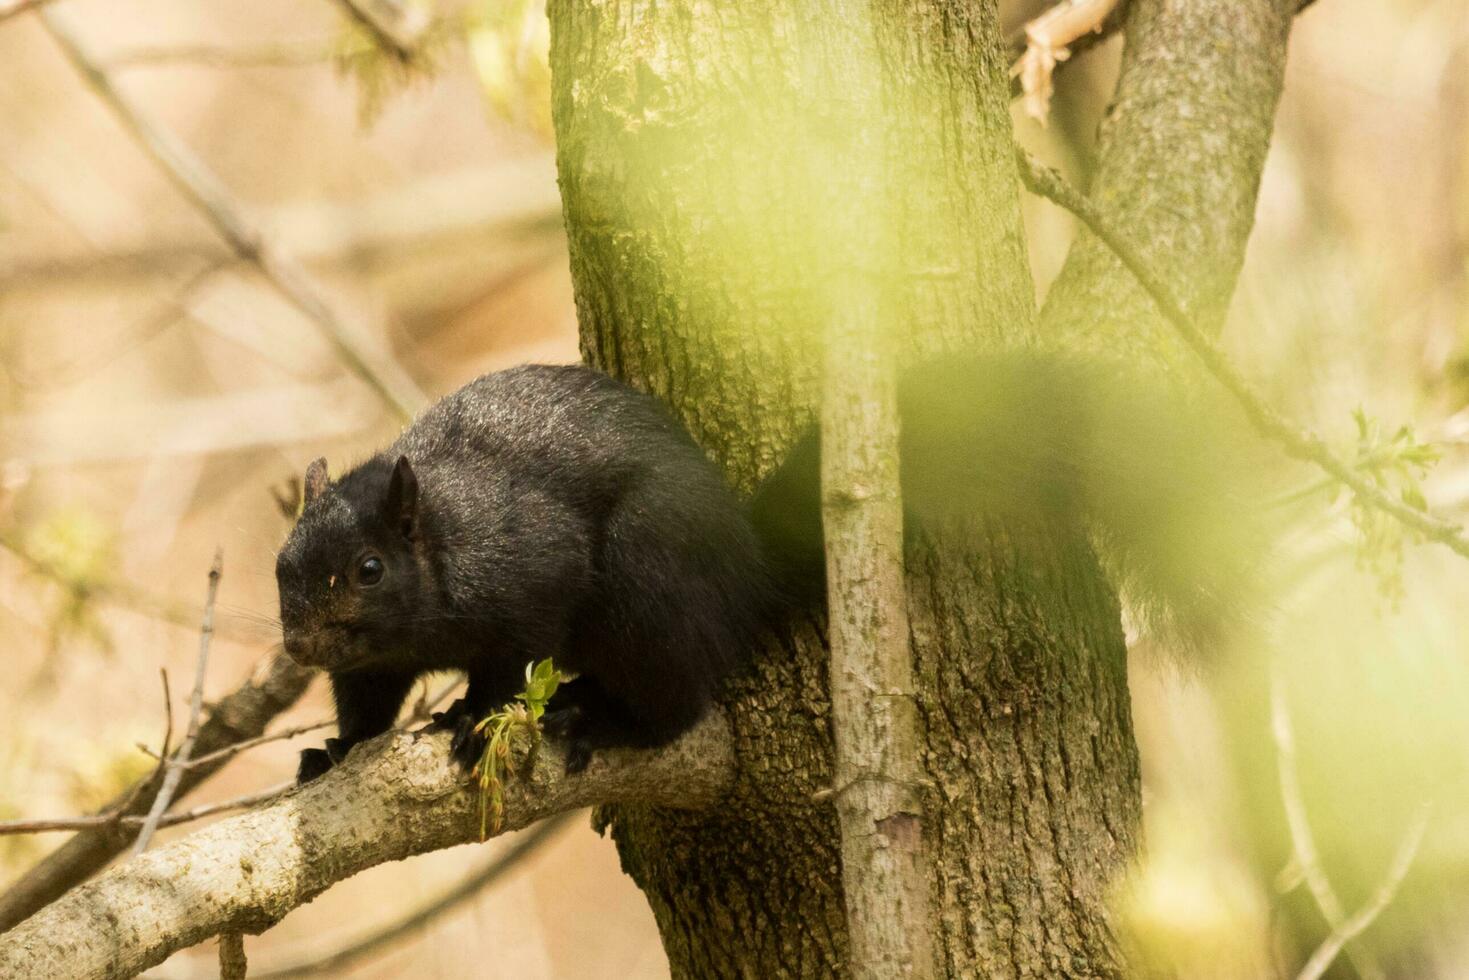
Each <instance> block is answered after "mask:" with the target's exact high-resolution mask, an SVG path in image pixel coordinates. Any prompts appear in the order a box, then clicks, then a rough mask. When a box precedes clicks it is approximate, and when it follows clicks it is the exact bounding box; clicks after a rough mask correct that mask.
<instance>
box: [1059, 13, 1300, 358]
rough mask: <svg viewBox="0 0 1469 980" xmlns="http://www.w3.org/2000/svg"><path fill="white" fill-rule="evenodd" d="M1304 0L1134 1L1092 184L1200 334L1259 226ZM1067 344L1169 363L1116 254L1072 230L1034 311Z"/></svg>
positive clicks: (1213, 320) (1169, 353) (1148, 305)
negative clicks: (1268, 157)
mask: <svg viewBox="0 0 1469 980" xmlns="http://www.w3.org/2000/svg"><path fill="white" fill-rule="evenodd" d="M1297 6H1298V0H1236V2H1231V3H1198V2H1195V0H1130V2H1129V3H1128V4H1127V8H1126V14H1125V16H1124V22H1123V29H1124V30H1125V31H1126V32H1127V46H1126V48H1125V49H1124V51H1123V58H1122V73H1121V75H1120V77H1119V79H1118V83H1117V92H1116V95H1115V97H1114V99H1113V102H1112V108H1111V109H1110V110H1109V112H1108V115H1107V119H1106V121H1105V122H1104V123H1103V125H1102V131H1101V137H1100V142H1099V154H1098V161H1099V163H1098V169H1097V174H1096V178H1095V180H1094V182H1093V185H1092V187H1091V196H1092V199H1093V200H1095V201H1101V202H1104V203H1105V207H1106V217H1107V219H1108V222H1109V224H1110V225H1111V226H1112V227H1113V228H1115V229H1116V230H1117V231H1118V233H1119V234H1120V235H1122V236H1124V237H1125V238H1126V239H1127V240H1128V241H1131V242H1134V243H1136V244H1137V246H1138V248H1139V250H1140V251H1141V255H1142V258H1143V259H1144V260H1145V261H1146V262H1147V264H1148V266H1149V267H1150V268H1152V269H1154V270H1156V271H1157V273H1158V274H1159V276H1160V277H1161V278H1162V279H1164V280H1166V281H1167V282H1169V283H1170V284H1172V285H1173V289H1174V293H1175V295H1176V296H1177V298H1178V300H1179V302H1180V305H1181V306H1182V308H1183V309H1184V310H1185V311H1187V312H1188V313H1189V314H1190V315H1191V317H1192V318H1193V320H1194V322H1196V323H1197V324H1199V326H1200V328H1201V329H1202V330H1203V332H1204V333H1205V334H1206V335H1208V336H1211V337H1212V336H1214V335H1216V334H1217V333H1218V331H1219V328H1220V327H1221V325H1222V324H1223V321H1224V314H1225V311H1226V309H1227V307H1228V304H1229V299H1230V297H1231V296H1232V295H1233V293H1234V286H1235V281H1236V279H1237V278H1238V276H1239V270H1240V266H1241V264H1242V263H1243V261H1244V253H1245V243H1246V241H1247V240H1248V238H1249V234H1250V230H1251V229H1252V228H1253V226H1254V217H1255V200H1256V195H1257V192H1258V190H1259V186H1260V174H1261V171H1262V170H1263V168H1264V164H1265V154H1266V152H1267V150H1268V148H1269V145H1270V136H1271V132H1272V130H1273V128H1274V120H1275V107H1276V104H1277V102H1278V101H1279V99H1280V91H1281V86H1282V84H1283V80H1284V75H1285V58H1286V39H1287V37H1288V35H1289V33H1290V27H1291V22H1292V20H1293V18H1294V16H1295V12H1296V9H1297ZM1042 327H1043V329H1045V330H1046V331H1047V332H1049V333H1051V334H1052V335H1057V336H1058V337H1059V338H1060V339H1063V340H1065V341H1066V342H1068V343H1072V344H1075V345H1079V346H1083V347H1089V348H1090V349H1093V350H1096V349H1101V350H1105V351H1109V352H1111V353H1124V354H1127V353H1130V354H1132V355H1133V356H1134V357H1140V358H1143V359H1147V360H1152V361H1154V362H1157V361H1158V360H1159V359H1160V358H1161V360H1162V361H1163V362H1164V363H1166V364H1170V365H1172V364H1174V362H1175V359H1176V358H1179V357H1180V356H1181V355H1182V354H1183V352H1181V351H1179V350H1178V344H1177V343H1176V342H1175V341H1174V339H1173V336H1172V333H1171V331H1170V330H1169V329H1168V327H1167V325H1166V324H1164V323H1162V322H1161V318H1160V316H1159V314H1158V312H1157V310H1156V309H1154V307H1153V303H1152V300H1151V299H1150V298H1149V296H1148V295H1147V293H1146V292H1145V291H1144V290H1143V289H1142V288H1140V287H1139V286H1138V285H1137V283H1136V281H1135V280H1134V279H1133V278H1132V276H1131V275H1130V274H1129V272H1128V271H1127V270H1126V269H1125V268H1123V266H1122V263H1121V261H1120V260H1119V259H1118V258H1117V257H1116V255H1114V254H1113V252H1112V250H1111V249H1110V248H1108V247H1107V245H1106V244H1104V243H1103V242H1101V241H1100V240H1098V239H1097V238H1096V237H1095V236H1094V235H1093V234H1091V233H1090V232H1088V231H1083V232H1082V233H1081V234H1079V235H1078V237H1077V240H1076V243H1075V244H1074V245H1073V246H1072V249H1071V253H1070V255H1068V256H1067V259H1066V265H1065V267H1064V268H1063V269H1062V271H1061V274H1060V276H1058V277H1057V279H1056V282H1055V284H1054V285H1053V286H1052V288H1051V291H1050V294H1049V295H1048V297H1047V299H1046V305H1045V308H1044V310H1043V311H1042Z"/></svg>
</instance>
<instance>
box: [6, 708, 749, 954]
mask: <svg viewBox="0 0 1469 980" xmlns="http://www.w3.org/2000/svg"><path fill="white" fill-rule="evenodd" d="M448 743H449V735H448V733H434V734H423V733H410V732H392V733H389V734H387V735H384V736H382V737H380V738H378V739H375V740H373V741H372V742H370V743H367V744H365V745H364V746H361V747H359V748H358V749H356V750H354V751H353V752H352V754H351V756H350V757H349V758H348V759H347V761H346V762H345V763H344V764H343V765H341V766H339V767H337V768H335V769H333V770H332V771H331V772H330V773H328V774H327V775H325V776H323V777H321V778H320V779H318V780H316V781H315V782H312V783H311V784H309V785H307V786H305V787H303V788H301V789H300V790H297V791H295V792H292V793H290V794H288V795H286V796H284V797H282V798H281V799H279V800H277V801H276V802H274V803H271V804H269V805H267V806H264V807H262V808H260V809H258V810H253V811H250V812H248V813H244V814H241V815H239V816H237V817H232V818H230V819H227V820H222V821H220V822H219V823H216V824H213V825H211V826H209V827H206V828H205V829H203V830H201V831H198V832H197V833H194V834H191V835H190V836H188V837H185V838H183V839H182V840H179V841H176V842H174V843H171V844H169V845H167V846H164V847H159V848H156V849H155V850H152V851H148V852H147V853H145V854H142V855H140V856H138V857H136V858H134V859H132V860H130V861H128V862H126V863H124V864H121V865H119V866H118V867H116V868H113V869H112V870H110V871H108V872H107V873H106V874H104V875H102V876H100V877H98V878H97V879H96V880H94V881H91V882H88V883H87V884H85V885H82V886H81V887H79V888H76V889H74V890H73V891H71V892H70V893H69V894H67V895H66V896H64V897H63V898H61V899H60V900H58V901H57V902H55V903H53V904H52V905H51V906H49V907H48V908H46V909H44V910H43V911H41V912H40V913H38V914H36V915H35V916H33V917H31V918H30V919H29V920H27V921H26V922H24V923H22V924H21V925H19V926H17V927H16V928H15V929H13V930H11V931H10V932H8V933H6V934H5V935H4V936H0V976H18V977H48V976H68V977H78V978H82V977H89V978H104V977H107V978H110V977H130V976H134V975H136V974H138V973H140V972H142V971H143V970H145V969H148V968H149V967H151V966H154V965H156V964H158V963H161V962H162V961H163V960H164V959H166V958H167V957H168V956H169V955H170V954H172V953H174V952H175V951H177V950H179V949H183V948H185V947H188V946H192V945H195V944H197V943H200V942H203V941H204V940H206V939H208V938H209V937H211V936H215V935H219V934H220V933H225V932H251V933H258V932H260V931H262V930H264V929H267V928H269V927H270V926H272V925H274V924H275V923H276V922H278V921H279V920H280V919H281V918H282V917H283V916H285V915H286V913H288V912H290V911H291V910H292V909H293V908H296V907H297V906H299V905H302V904H304V903H306V902H309V901H311V900H312V899H313V898H315V897H316V896H317V895H319V894H321V893H322V892H323V891H325V890H326V889H328V888H330V887H331V886H332V885H333V884H335V883H336V882H338V881H341V880H343V879H344V878H348V877H351V876H352V875H354V874H356V873H357V872H359V871H363V870H365V869H367V868H370V867H373V866H375V865H378V864H382V863H384V862H387V861H397V860H401V859H403V858H406V857H411V856H412V855H415V854H422V853H424V852H426V851H432V850H438V849H440V848H444V847H452V846H454V845H457V844H464V843H468V842H471V841H474V840H477V839H478V838H479V830H480V822H479V801H478V799H477V797H476V794H475V792H474V789H473V786H472V784H471V783H470V782H469V781H468V780H467V779H466V778H465V777H464V774H463V773H462V771H460V770H459V769H458V768H457V767H455V766H454V765H453V764H452V763H451V762H450V761H449V756H448ZM734 772H735V766H734V753H733V745H732V741H731V738H730V733H729V728H728V724H727V722H726V721H725V719H724V716H723V715H722V714H720V713H718V712H714V713H711V715H710V716H709V717H707V718H705V719H704V721H703V722H701V723H700V724H699V725H698V726H697V727H695V728H694V730H693V731H691V732H689V733H688V734H687V735H685V736H684V737H683V738H681V739H680V740H679V741H677V742H675V743H674V744H673V745H670V746H667V747H666V748H664V749H660V750H658V751H654V752H634V751H620V752H606V753H602V754H599V755H598V756H597V758H595V759H594V760H593V761H592V763H591V765H590V766H589V767H588V768H587V769H586V771H585V772H583V773H580V774H578V775H576V776H572V777H568V776H566V775H565V769H564V757H563V756H562V754H561V753H560V752H559V751H552V750H551V747H550V746H549V745H548V744H543V746H542V748H541V750H540V751H538V752H537V753H536V757H535V759H534V761H533V763H532V764H531V765H529V766H527V767H526V769H525V770H524V776H523V777H519V778H514V779H511V780H510V781H509V782H508V783H507V784H506V786H505V823H504V826H503V828H502V829H503V830H518V829H520V828H521V827H525V826H528V825H530V824H532V823H535V822H536V821H539V820H543V819H545V818H546V817H549V816H552V815H553V814H557V813H562V812H564V811H566V810H572V809H578V808H581V807H585V806H591V805H593V804H601V803H612V802H639V803H645V804H652V805H655V806H662V807H674V808H703V807H709V806H713V805H716V804H717V803H718V801H719V800H720V799H721V798H722V797H723V796H724V794H725V792H726V791H727V790H728V788H729V786H730V784H731V782H732V781H733V778H734Z"/></svg>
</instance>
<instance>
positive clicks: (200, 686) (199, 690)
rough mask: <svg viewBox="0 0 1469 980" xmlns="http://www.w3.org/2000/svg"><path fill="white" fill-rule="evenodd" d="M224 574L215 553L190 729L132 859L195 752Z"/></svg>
mask: <svg viewBox="0 0 1469 980" xmlns="http://www.w3.org/2000/svg"><path fill="white" fill-rule="evenodd" d="M223 574H224V552H223V551H222V550H220V549H216V550H215V552H214V563H213V564H212V565H210V566H209V591H208V595H207V596H206V597H205V600H204V623H203V625H202V626H201V627H200V629H199V662H198V664H197V666H196V667H195V668H194V691H193V693H192V694H191V695H190V697H189V727H188V729H187V731H186V732H185V733H184V741H183V744H182V745H180V746H179V750H178V753H177V754H176V755H175V756H174V760H175V761H174V764H173V765H171V766H170V767H169V769H168V771H167V772H166V773H164V775H163V785H162V786H161V787H160V788H159V790H158V795H157V796H155V797H154V798H153V806H152V807H151V808H150V809H149V810H148V818H147V819H146V820H145V821H144V822H143V829H142V830H141V831H139V832H138V839H137V840H136V841H134V842H133V856H134V857H136V856H137V855H139V854H142V853H143V852H144V851H145V850H147V849H148V842H149V841H150V840H152V839H153V832H154V831H155V830H157V829H158V821H159V819H160V818H161V817H162V816H163V813H164V811H166V810H167V809H168V805H169V804H170V803H172V802H173V794H174V792H175V791H176V790H177V789H178V785H179V778H180V777H181V776H183V769H181V768H180V765H181V764H183V763H186V762H188V761H189V753H191V752H193V751H194V740H195V739H196V738H198V737H199V716H200V715H201V714H202V713H203V711H204V676H205V675H206V674H207V673H208V672H209V643H210V641H211V640H213V639H214V600H215V597H216V596H218V595H219V579H220V577H221V576H222V575H223Z"/></svg>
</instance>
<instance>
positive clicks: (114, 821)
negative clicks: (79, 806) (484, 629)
mask: <svg viewBox="0 0 1469 980" xmlns="http://www.w3.org/2000/svg"><path fill="white" fill-rule="evenodd" d="M462 683H463V680H462V679H456V680H453V681H450V682H449V683H447V684H445V685H444V686H443V687H442V688H440V689H439V690H438V691H437V692H436V693H434V694H433V695H432V696H427V697H422V698H419V699H418V701H417V702H416V703H415V704H414V706H413V709H412V710H411V711H409V713H408V714H407V715H406V716H405V717H404V718H403V722H402V724H401V725H399V726H398V727H399V728H404V727H406V726H408V725H411V724H415V723H417V722H420V721H427V720H428V719H429V718H430V717H431V716H432V712H433V709H434V708H436V707H438V705H439V704H441V703H442V702H443V701H444V699H445V698H447V697H448V696H449V695H450V694H452V693H453V691H454V689H455V688H457V687H458V686H459V685H460V684H462ZM163 685H164V688H163V690H164V705H165V707H166V706H167V705H168V703H169V699H168V675H167V674H166V673H165V674H164V675H163ZM331 724H332V722H331V721H318V722H315V723H313V724H310V725H302V726H300V727H298V728H287V729H284V730H282V731H279V732H273V733H270V734H266V735H258V736H256V737H255V738H249V739H245V740H243V741H240V742H235V743H232V744H230V745H226V746H225V747H224V748H221V749H216V750H215V751H213V752H208V753H206V754H204V755H200V756H197V757H195V758H189V759H184V758H180V757H179V756H177V755H176V756H174V757H172V758H170V757H168V756H167V746H168V744H169V742H170V741H171V740H172V738H173V721H172V715H171V714H170V715H169V728H168V732H167V733H166V734H165V735H164V740H163V744H164V746H165V749H164V756H163V758H162V759H161V761H160V762H159V769H163V768H165V767H171V768H176V769H179V770H182V771H187V770H191V769H195V768H201V767H211V766H218V765H221V764H223V763H224V762H227V761H229V760H230V759H232V758H234V757H235V756H236V755H239V754H240V753H241V752H244V751H245V750H246V749H253V748H255V747H256V746H259V745H263V744H265V743H266V742H278V741H284V740H285V739H288V738H294V737H296V736H297V735H302V734H305V733H306V732H311V731H315V730H317V729H319V728H326V727H327V726H329V725H331ZM138 747H139V748H141V749H143V751H144V752H147V753H148V754H149V755H151V756H153V757H154V758H159V755H158V753H155V752H154V751H153V750H151V749H149V748H146V747H145V746H141V745H140V746H138ZM155 776H156V773H155ZM152 778H154V777H149V779H143V780H139V781H138V782H137V783H136V784H134V785H133V786H132V787H131V788H130V789H129V790H128V792H127V794H126V795H125V796H123V797H122V799H121V800H120V801H119V802H118V803H115V804H113V805H112V806H109V807H108V808H107V809H106V810H105V811H104V812H102V813H99V814H95V815H91V816H84V817H51V818H41V819H36V820H5V821H0V837H3V836H6V835H13V834H41V833H50V832H53V831H63V830H90V829H94V828H100V827H141V826H143V824H144V823H145V821H146V818H145V817H142V816H137V815H133V814H128V813H127V808H128V806H129V805H130V804H131V802H132V801H133V800H134V799H135V798H136V797H137V795H138V794H139V792H141V790H142V788H143V787H144V786H146V785H148V783H149V781H150V780H151V779H152ZM293 785H294V784H293V783H282V784H280V785H279V786H272V787H270V788H269V789H265V790H261V791H259V792H257V793H251V794H248V795H246V796H240V797H235V798H232V799H228V800H224V801H221V802H219V803H205V804H203V805H201V806H198V807H195V808H193V809H192V810H184V811H178V812H174V813H165V814H164V815H163V816H162V817H161V818H160V819H159V821H158V826H159V827H172V826H174V825H176V824H181V823H187V822H189V821H192V820H198V819H199V818H200V817H207V816H209V815H210V814H213V813H219V812H221V811H223V810H236V809H240V808H242V807H249V806H254V805H255V804H256V803H260V802H262V801H265V800H272V799H275V798H276V797H277V796H279V795H280V794H282V793H284V792H285V791H286V790H288V789H290V788H291V787H292V786H293ZM154 800H155V802H156V800H157V797H156V796H155V797H154Z"/></svg>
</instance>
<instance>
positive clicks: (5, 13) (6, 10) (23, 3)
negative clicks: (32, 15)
mask: <svg viewBox="0 0 1469 980" xmlns="http://www.w3.org/2000/svg"><path fill="white" fill-rule="evenodd" d="M47 2H49V0H0V20H5V19H6V18H7V17H14V16H15V15H16V14H23V13H25V12H26V11H27V10H39V9H40V8H41V5H42V4H44V3H47Z"/></svg>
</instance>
